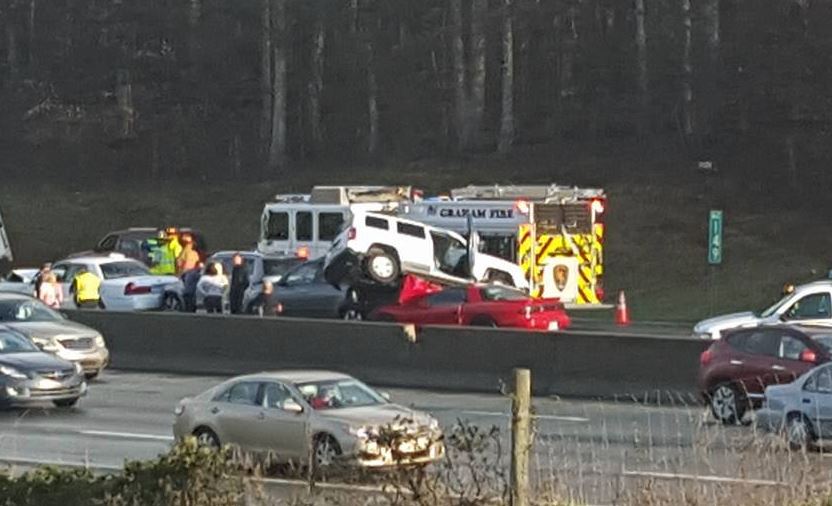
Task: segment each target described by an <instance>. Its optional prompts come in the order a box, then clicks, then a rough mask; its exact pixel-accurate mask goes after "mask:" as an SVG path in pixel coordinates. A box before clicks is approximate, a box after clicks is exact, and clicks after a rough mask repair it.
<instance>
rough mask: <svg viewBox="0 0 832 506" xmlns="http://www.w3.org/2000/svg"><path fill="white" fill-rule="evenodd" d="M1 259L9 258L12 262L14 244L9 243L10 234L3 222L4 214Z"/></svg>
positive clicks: (0, 226)
mask: <svg viewBox="0 0 832 506" xmlns="http://www.w3.org/2000/svg"><path fill="white" fill-rule="evenodd" d="M0 260H7V261H9V262H11V261H12V260H13V258H12V246H11V244H10V243H9V236H8V235H7V234H6V226H5V223H3V215H2V214H0Z"/></svg>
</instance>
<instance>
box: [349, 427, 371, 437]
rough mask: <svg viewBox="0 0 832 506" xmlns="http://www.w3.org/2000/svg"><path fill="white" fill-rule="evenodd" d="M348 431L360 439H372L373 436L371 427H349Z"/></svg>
mask: <svg viewBox="0 0 832 506" xmlns="http://www.w3.org/2000/svg"><path fill="white" fill-rule="evenodd" d="M347 431H348V432H349V433H350V434H352V435H353V436H355V437H357V438H358V439H370V435H371V434H372V431H371V430H370V428H369V427H349V428H348V429H347Z"/></svg>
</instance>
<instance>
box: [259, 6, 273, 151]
mask: <svg viewBox="0 0 832 506" xmlns="http://www.w3.org/2000/svg"><path fill="white" fill-rule="evenodd" d="M271 2H272V0H260V9H261V13H260V97H261V101H262V104H261V107H262V109H261V114H260V141H261V144H260V145H261V146H263V153H268V152H269V149H268V147H269V141H270V140H271V132H272V28H271V26H272V21H271V18H272V10H271Z"/></svg>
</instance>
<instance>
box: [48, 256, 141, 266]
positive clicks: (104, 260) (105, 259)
mask: <svg viewBox="0 0 832 506" xmlns="http://www.w3.org/2000/svg"><path fill="white" fill-rule="evenodd" d="M114 262H131V263H134V264H139V265H144V264H143V263H141V262H139V261H138V260H134V259H132V258H128V257H127V256H125V255H122V254H119V253H111V254H109V255H106V256H92V255H90V256H86V257H77V258H67V259H65V260H61V261H60V262H56V263H68V264H93V265H102V264H111V263H114Z"/></svg>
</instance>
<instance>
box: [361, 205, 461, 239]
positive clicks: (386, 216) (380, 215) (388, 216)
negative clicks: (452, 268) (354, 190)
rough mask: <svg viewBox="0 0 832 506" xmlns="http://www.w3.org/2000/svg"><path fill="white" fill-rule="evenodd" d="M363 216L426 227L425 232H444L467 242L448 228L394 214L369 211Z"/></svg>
mask: <svg viewBox="0 0 832 506" xmlns="http://www.w3.org/2000/svg"><path fill="white" fill-rule="evenodd" d="M362 214H366V215H368V216H376V217H378V218H384V219H386V220H393V221H395V222H398V223H407V224H409V225H416V226H418V227H424V228H425V230H428V231H430V230H435V231H437V232H442V233H444V234H450V235H452V236H453V237H455V238H457V239H462V241H463V242H464V241H465V238H464V237H462V236H461V235H460V234H458V233H456V232H454V231H453V230H448V229H447V228H441V227H434V226H433V225H428V224H426V223H422V222H421V221H416V220H408V219H406V218H400V217H398V216H395V215H392V214H385V213H379V212H372V211H367V212H364V213H362Z"/></svg>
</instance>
